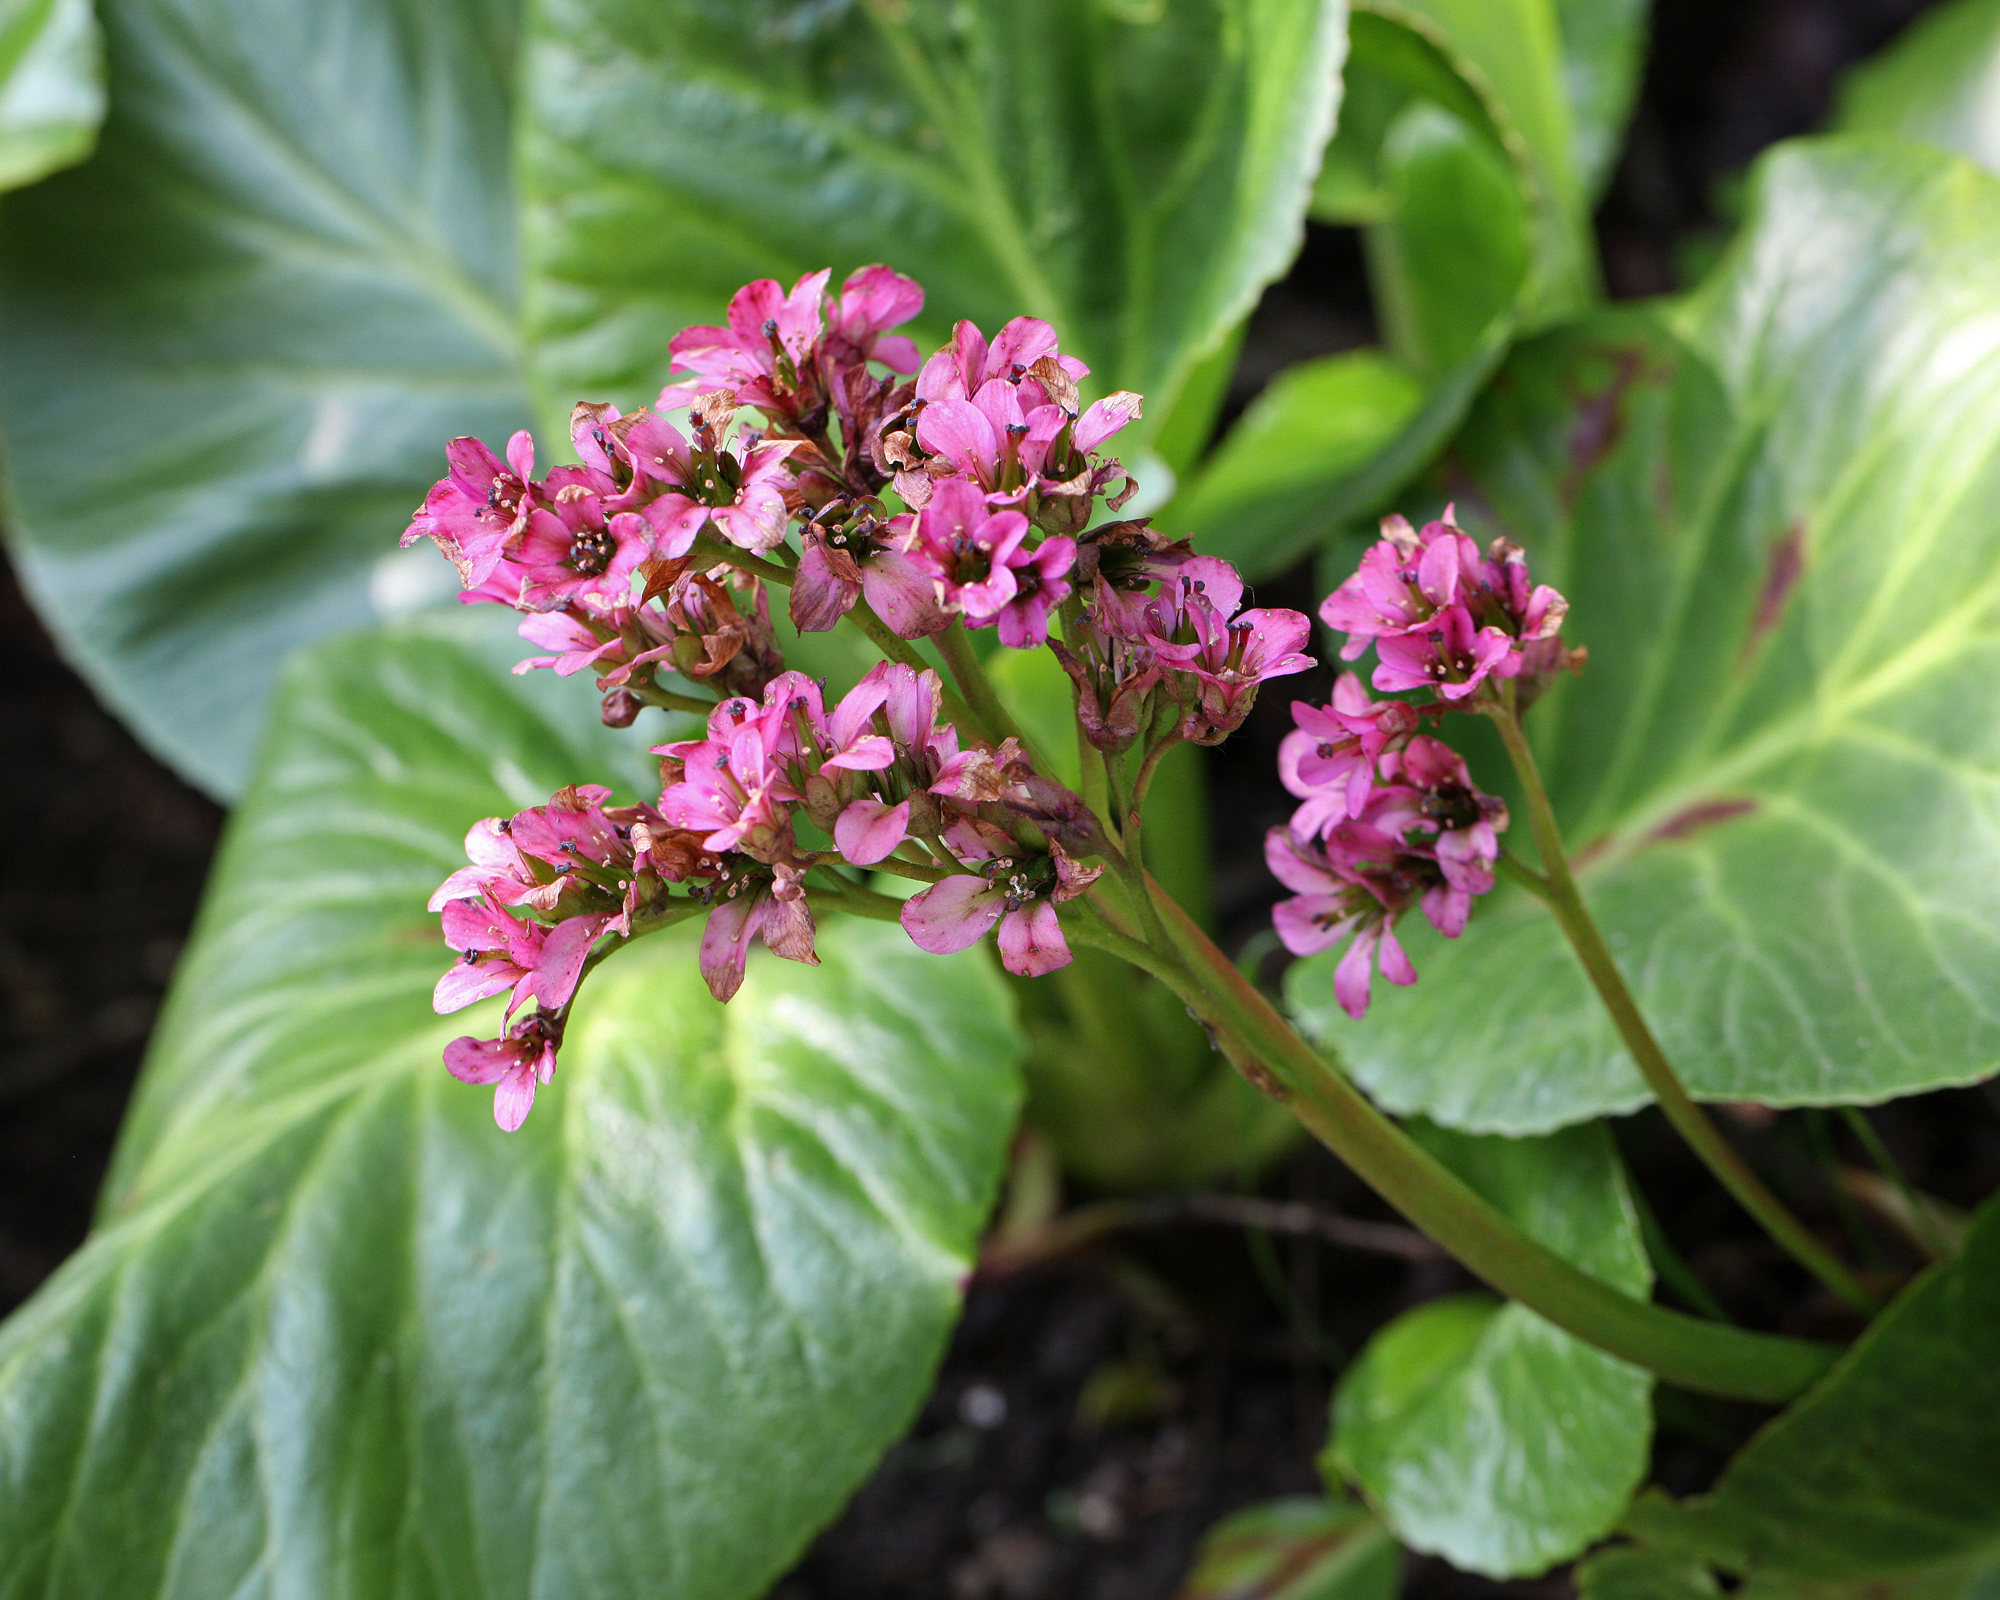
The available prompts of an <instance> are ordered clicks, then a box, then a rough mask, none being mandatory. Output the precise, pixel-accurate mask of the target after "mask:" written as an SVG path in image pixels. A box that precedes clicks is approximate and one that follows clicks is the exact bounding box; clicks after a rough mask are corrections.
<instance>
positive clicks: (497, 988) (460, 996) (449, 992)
mask: <svg viewBox="0 0 2000 1600" xmlns="http://www.w3.org/2000/svg"><path fill="white" fill-rule="evenodd" d="M520 975H521V969H520V968H519V967H517V966H515V965H514V964H513V963H512V962H505V961H454V962H453V963H452V964H451V968H450V970H449V971H447V972H446V973H445V975H444V976H443V977H442V978H440V979H438V981H437V988H436V989H434V990H433V991H432V992H431V1009H432V1010H433V1011H435V1012H436V1013H437V1014H438V1015H439V1016H441V1017H444V1016H449V1015H450V1014H451V1013H452V1012H454V1011H463V1010H464V1009H465V1008H466V1007H467V1006H469V1005H471V1004H472V1003H473V1002H474V1001H475V1000H484V999H487V998H488V997H489V996H492V995H496V994H500V993H501V992H503V991H504V990H507V989H511V988H512V987H513V986H514V980H515V979H516V978H518V977H520Z"/></svg>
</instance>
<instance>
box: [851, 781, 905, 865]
mask: <svg viewBox="0 0 2000 1600" xmlns="http://www.w3.org/2000/svg"><path fill="white" fill-rule="evenodd" d="M909 831H910V802H909V801H907V800H905V801H903V802H902V803H901V804H900V805H893V806H892V805H888V804H885V803H884V802H883V801H880V800H877V799H874V798H873V797H866V798H863V799H860V800H855V801H853V802H851V803H850V804H849V805H848V806H847V808H846V809H845V810H844V811H842V812H841V813H840V815H839V816H838V817H837V818H835V819H834V824H833V842H834V843H835V844H836V845H838V846H839V847H840V853H841V854H842V855H843V856H845V857H846V858H847V859H848V860H849V861H851V862H853V863H854V865H855V866H857V867H872V866H874V865H875V863H876V862H878V861H882V860H885V859H887V858H888V857H889V856H890V855H891V854H893V853H894V851H895V849H896V846H898V845H899V844H901V843H902V842H903V840H904V839H906V838H908V837H909Z"/></svg>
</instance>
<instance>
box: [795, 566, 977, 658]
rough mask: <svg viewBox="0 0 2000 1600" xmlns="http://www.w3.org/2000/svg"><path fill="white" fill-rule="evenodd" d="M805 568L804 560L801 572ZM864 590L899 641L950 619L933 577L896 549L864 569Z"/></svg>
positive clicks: (930, 631)
mask: <svg viewBox="0 0 2000 1600" xmlns="http://www.w3.org/2000/svg"><path fill="white" fill-rule="evenodd" d="M804 565H805V564H804V562H803V561H801V562H800V570H801V571H803V570H804ZM861 587H862V589H863V590H864V591H865V592H866V593H867V596H868V604H869V605H870V606H871V607H873V608H874V611H875V614H876V615H877V616H878V617H880V618H881V619H882V620H883V622H885V623H886V624H888V628H889V631H890V632H891V633H893V634H894V635H895V636H896V637H897V638H898V639H921V638H923V637H925V636H926V635H928V634H933V633H936V632H937V631H938V630H939V629H941V628H943V627H944V626H945V625H946V624H947V623H948V622H950V620H951V618H950V617H949V616H947V615H946V614H945V612H944V610H943V609H942V608H941V607H940V606H939V605H938V603H937V585H936V584H935V583H934V582H933V581H932V579H931V575H930V574H929V573H928V572H926V571H924V569H923V568H922V567H920V566H918V565H917V564H916V563H915V562H914V561H912V560H911V559H910V558H909V557H908V556H905V555H899V554H897V553H896V552H895V551H893V550H885V551H882V552H881V553H879V554H878V555H877V556H876V557H875V558H874V559H873V560H872V561H870V562H869V563H868V564H867V565H866V566H864V567H863V568H862V569H861ZM795 592H796V591H795ZM852 603H853V602H851V601H850V602H849V604H850V605H851V604H852Z"/></svg>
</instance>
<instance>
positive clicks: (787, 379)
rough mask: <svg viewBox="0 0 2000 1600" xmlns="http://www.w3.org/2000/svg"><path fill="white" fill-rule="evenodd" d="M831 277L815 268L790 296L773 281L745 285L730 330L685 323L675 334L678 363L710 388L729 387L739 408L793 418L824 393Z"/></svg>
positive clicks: (732, 305)
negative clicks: (821, 369)
mask: <svg viewBox="0 0 2000 1600" xmlns="http://www.w3.org/2000/svg"><path fill="white" fill-rule="evenodd" d="M831 276H832V273H831V272H829V271H827V270H825V269H822V270H821V271H818V272H808V273H807V274H806V275H805V276H804V277H802V278H800V279H799V281H798V282H797V283H795V284H793V285H792V292H791V293H790V294H786V293H785V291H784V290H783V289H782V288H780V287H779V286H778V284H777V283H776V282H775V281H774V280H773V279H770V278H759V279H758V280H757V281H756V282H755V283H746V284H745V285H744V286H743V287H742V288H740V289H738V290H737V291H736V293H735V295H734V296H733V297H732V298H731V300H730V302H729V313H728V322H729V326H728V327H726V328H711V327H695V328H683V329H682V330H681V331H680V332H679V333H677V334H675V335H674V336H673V338H672V340H670V341H669V342H668V345H667V349H668V351H669V353H670V354H671V355H672V356H673V360H674V366H675V367H676V368H679V369H683V370H685V371H688V372H692V373H694V374H695V375H696V376H697V377H698V378H700V379H702V380H704V382H705V385H706V387H708V388H719V389H727V390H728V391H730V393H731V395H732V397H733V398H734V399H735V401H736V403H737V404H738V405H747V406H756V407H758V408H759V409H761V410H767V411H772V412H778V413H783V414H786V415H792V414H796V413H797V412H798V411H800V410H802V409H810V408H811V406H812V404H813V403H814V401H815V400H816V399H818V398H820V391H818V390H817V387H816V384H815V382H814V380H816V378H817V376H818V373H817V368H816V364H815V363H814V362H813V360H812V356H813V353H814V351H815V349H816V348H817V347H818V344H819V338H820V333H821V331H822V329H823V328H824V326H825V324H824V322H823V320H822V314H821V309H822V305H823V302H824V301H825V298H826V281H827V279H828V278H829V277H831ZM663 403H666V402H665V401H664V400H663Z"/></svg>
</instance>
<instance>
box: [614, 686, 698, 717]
mask: <svg viewBox="0 0 2000 1600" xmlns="http://www.w3.org/2000/svg"><path fill="white" fill-rule="evenodd" d="M630 687H631V690H632V693H633V695H634V696H635V697H636V698H637V699H639V700H642V701H644V702H645V703H646V704H647V705H649V706H657V707H658V708H659V709H660V710H662V711H691V712H693V713H694V714H695V715H696V716H698V717H704V718H705V717H706V716H707V715H708V714H709V713H710V712H711V711H713V710H714V709H715V702H714V701H713V700H702V699H699V698H697V697H696V696H694V695H691V694H676V693H675V692H674V691H673V690H672V689H668V688H665V687H663V686H662V685H661V683H660V680H659V678H658V677H657V676H655V677H650V678H648V679H647V680H646V681H645V682H644V683H641V682H639V681H638V680H636V679H634V680H633V682H632V683H631V685H630Z"/></svg>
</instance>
